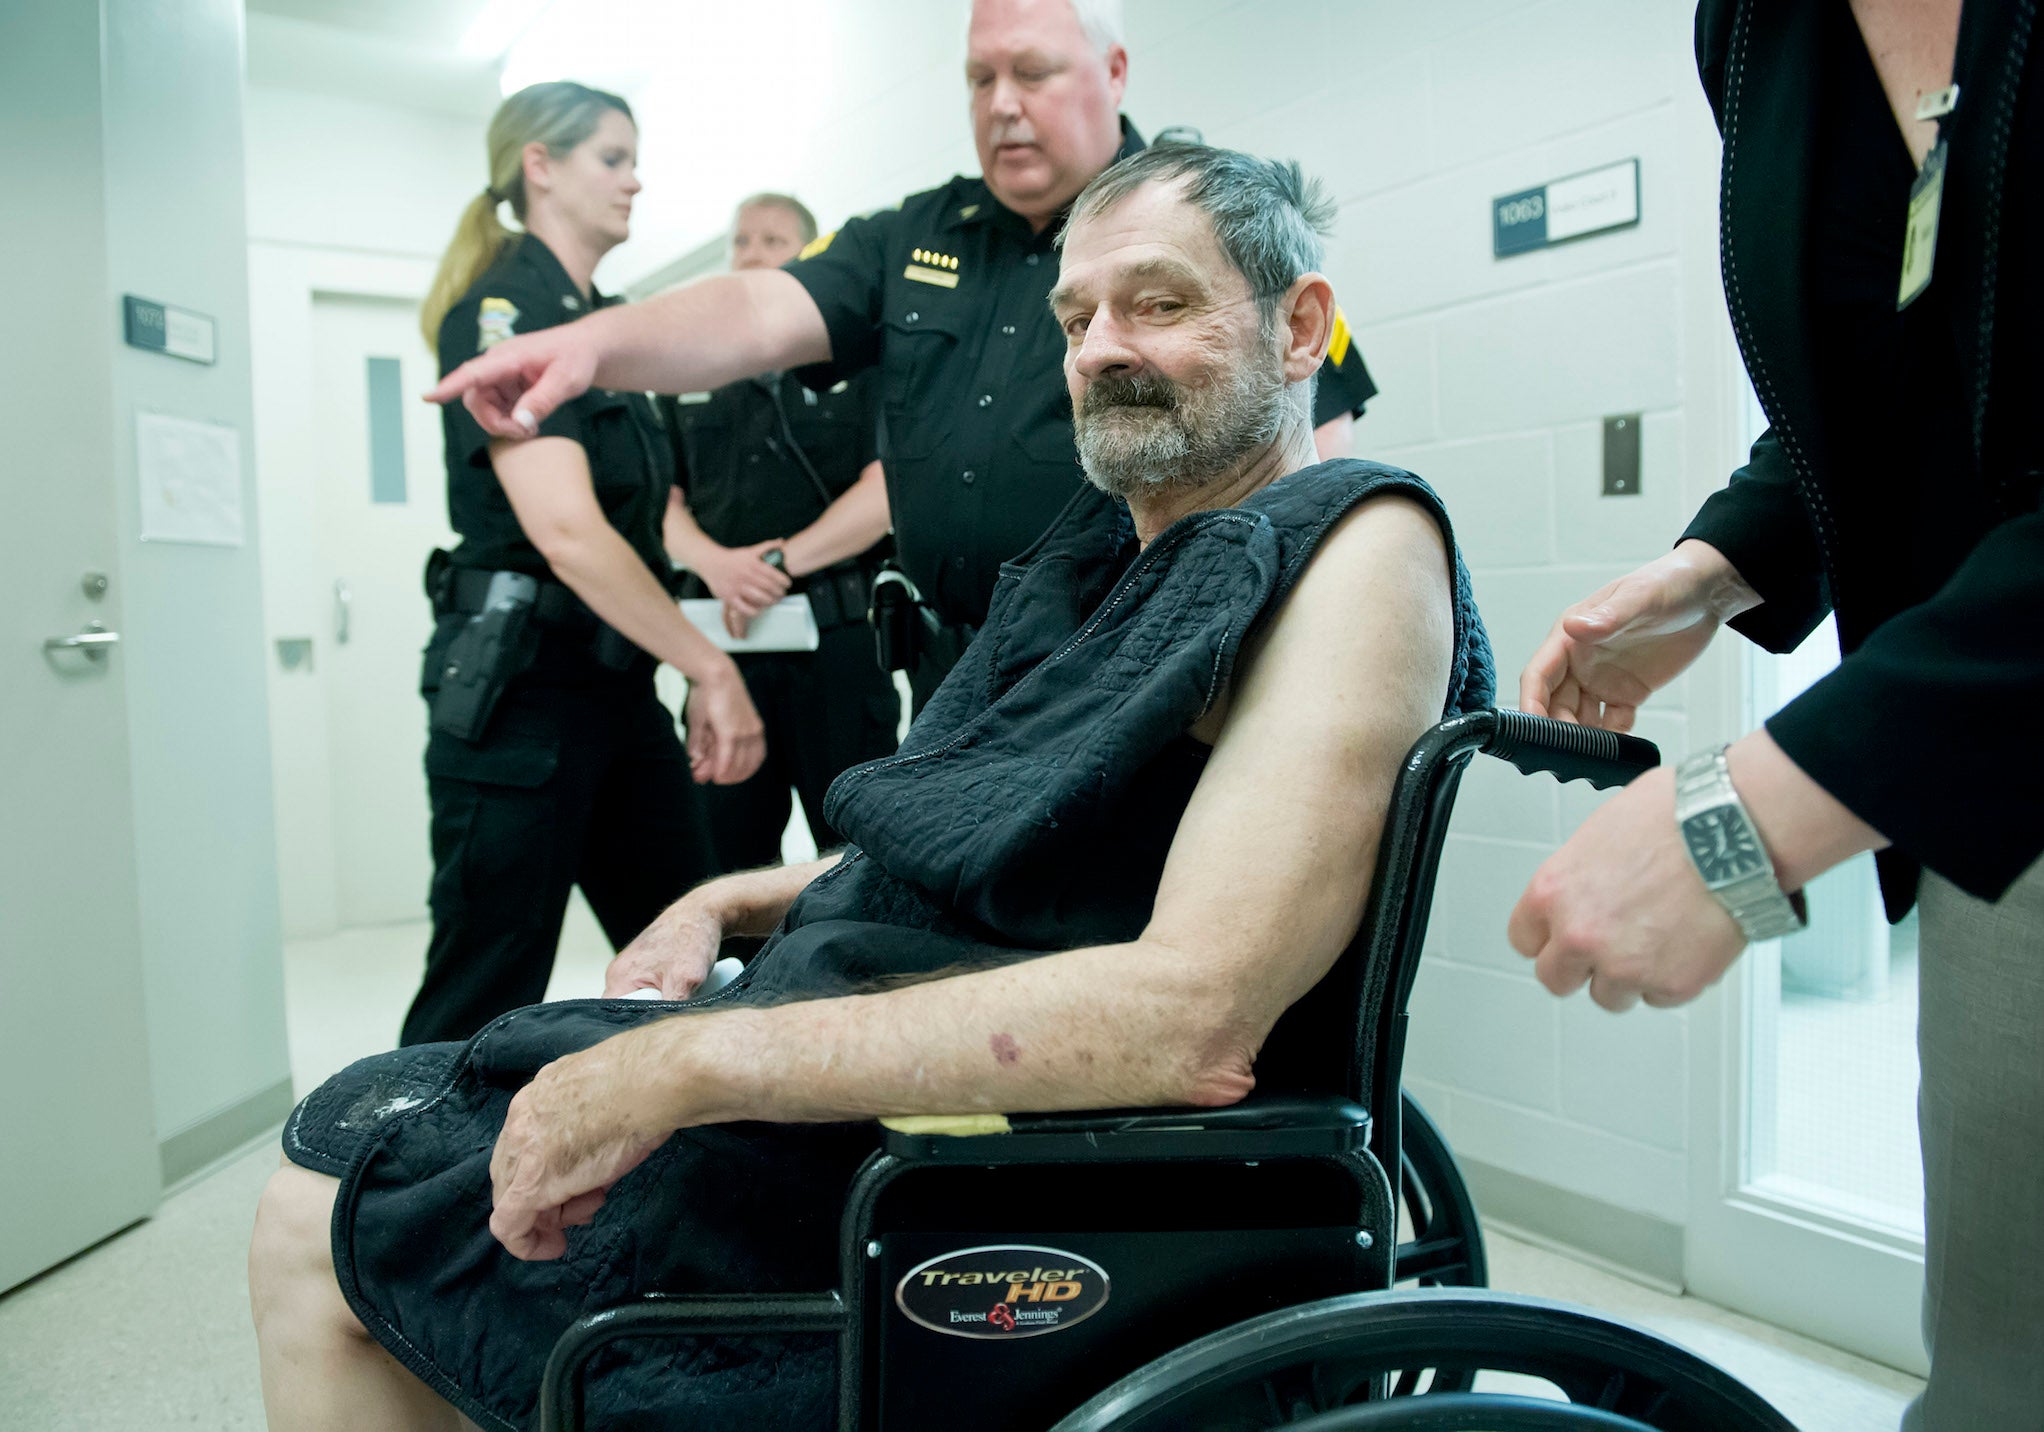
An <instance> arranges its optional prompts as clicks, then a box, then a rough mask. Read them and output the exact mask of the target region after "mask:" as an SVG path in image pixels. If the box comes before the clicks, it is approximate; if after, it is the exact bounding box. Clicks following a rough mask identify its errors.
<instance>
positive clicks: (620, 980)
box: [603, 854, 844, 999]
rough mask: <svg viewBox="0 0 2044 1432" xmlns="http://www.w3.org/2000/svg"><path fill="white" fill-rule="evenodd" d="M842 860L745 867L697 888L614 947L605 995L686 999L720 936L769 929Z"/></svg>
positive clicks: (605, 978)
mask: <svg viewBox="0 0 2044 1432" xmlns="http://www.w3.org/2000/svg"><path fill="white" fill-rule="evenodd" d="M843 858H844V857H843V855H842V854H835V855H829V856H826V857H825V858H823V859H821V860H812V861H810V862H809V863H807V864H806V865H773V866H768V867H766V868H765V869H763V870H745V871H740V872H739V873H737V874H735V875H725V876H720V877H719V878H718V879H715V880H708V881H705V882H704V883H702V884H701V885H698V886H696V888H695V889H693V890H691V891H689V892H688V894H686V895H684V896H682V897H681V898H680V899H679V900H677V901H675V902H674V903H673V904H672V905H669V906H668V907H667V908H666V909H665V910H663V911H661V912H660V914H659V915H657V916H656V917H655V918H654V920H653V922H652V923H651V924H650V925H648V926H646V928H645V929H643V930H641V931H640V932H639V934H638V936H637V937H636V938H634V939H633V941H632V942H631V943H630V944H629V945H626V946H625V947H624V948H623V949H622V950H619V951H618V952H617V957H616V958H615V959H613V960H612V961H611V962H610V965H609V966H608V967H607V968H606V969H605V970H604V972H603V992H604V994H605V995H606V996H607V997H609V998H613V999H615V998H616V997H618V996H619V995H625V994H630V993H631V992H632V991H633V990H637V989H657V990H659V991H660V993H661V995H662V996H663V997H665V998H667V999H688V998H691V997H692V996H693V995H694V994H695V992H696V988H697V986H699V985H701V984H702V982H703V977H704V976H705V975H707V974H708V973H709V972H710V966H711V965H712V964H714V963H716V960H717V952H718V949H719V948H720V947H721V946H722V945H723V943H724V941H725V940H726V939H727V938H729V937H730V936H733V935H751V936H755V937H759V936H765V935H770V934H772V933H773V930H774V926H776V925H778V924H780V923H781V917H782V916H783V915H785V914H787V913H788V907H789V906H790V905H792V904H794V903H795V897H796V896H797V895H800V894H801V893H802V891H803V888H804V887H805V886H807V885H808V884H809V882H810V881H812V880H814V879H815V878H816V877H817V876H819V875H821V874H823V872H824V871H826V870H828V869H830V868H831V867H832V866H833V865H836V864H837V863H838V862H839V861H840V860H842V859H843Z"/></svg>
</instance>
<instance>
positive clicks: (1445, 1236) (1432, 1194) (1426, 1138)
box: [1392, 1094, 1490, 1288]
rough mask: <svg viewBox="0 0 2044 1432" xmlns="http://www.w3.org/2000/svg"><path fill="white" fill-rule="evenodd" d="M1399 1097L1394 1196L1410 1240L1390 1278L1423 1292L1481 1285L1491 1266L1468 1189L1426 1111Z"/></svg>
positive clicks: (1403, 1246) (1414, 1101) (1403, 1245)
mask: <svg viewBox="0 0 2044 1432" xmlns="http://www.w3.org/2000/svg"><path fill="white" fill-rule="evenodd" d="M1403 1098H1404V1106H1405V1107H1404V1113H1403V1114H1402V1115H1401V1116H1400V1126H1401V1131H1402V1138H1401V1146H1400V1149H1399V1160H1398V1162H1399V1168H1398V1193H1399V1200H1400V1202H1401V1203H1402V1205H1403V1208H1404V1213H1405V1221H1406V1223H1408V1224H1409V1225H1410V1226H1411V1232H1412V1237H1411V1238H1409V1239H1406V1240H1404V1241H1403V1242H1401V1243H1400V1244H1399V1245H1398V1254H1397V1258H1396V1260H1395V1262H1394V1264H1393V1272H1392V1277H1393V1278H1394V1279H1395V1280H1396V1281H1397V1282H1399V1283H1401V1284H1404V1283H1414V1284H1417V1285H1418V1286H1419V1287H1422V1288H1481V1287H1484V1286H1486V1285H1487V1284H1488V1283H1489V1281H1490V1266H1489V1264H1488V1262H1487V1261H1486V1260H1485V1258H1484V1254H1483V1230H1482V1229H1481V1228H1480V1227H1478V1226H1477V1222H1476V1205H1475V1204H1474V1203H1472V1202H1470V1199H1469V1186H1468V1185H1467V1184H1465V1183H1463V1182H1462V1170H1461V1169H1460V1168H1458V1167H1457V1166H1456V1164H1455V1155H1454V1154H1453V1153H1451V1152H1449V1150H1448V1141H1447V1140H1446V1139H1444V1138H1442V1137H1441V1131H1440V1129H1439V1128H1438V1127H1437V1126H1436V1125H1435V1123H1434V1121H1433V1120H1432V1119H1431V1118H1430V1117H1428V1115H1427V1111H1426V1110H1425V1109H1422V1108H1421V1107H1420V1105H1419V1101H1418V1100H1417V1099H1415V1098H1413V1097H1412V1095H1410V1094H1406V1095H1404V1096H1403Z"/></svg>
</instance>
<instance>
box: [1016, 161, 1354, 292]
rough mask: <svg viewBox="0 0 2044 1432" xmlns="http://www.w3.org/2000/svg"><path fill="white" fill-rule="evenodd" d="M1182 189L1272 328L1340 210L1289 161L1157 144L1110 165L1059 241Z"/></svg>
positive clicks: (1082, 198) (1315, 266) (1319, 257)
mask: <svg viewBox="0 0 2044 1432" xmlns="http://www.w3.org/2000/svg"><path fill="white" fill-rule="evenodd" d="M1152 181H1155V182H1157V183H1167V184H1168V183H1172V182H1174V181H1178V182H1182V184H1183V192H1184V196H1185V200H1186V202H1187V203H1189V204H1191V205H1192V206H1193V207H1194V208H1195V209H1197V210H1199V211H1200V212H1201V213H1202V214H1205V215H1206V216H1207V220H1208V222H1210V223H1211V224H1212V225H1213V226H1214V237H1215V238H1216V239H1217V240H1219V241H1220V245H1221V252H1222V253H1224V254H1226V255H1227V256H1228V261H1229V262H1230V263H1232V264H1234V265H1235V268H1236V270H1237V271H1238V272H1239V273H1240V274H1241V275H1242V277H1243V278H1245V279H1246V280H1248V282H1249V289H1250V292H1252V293H1254V294H1255V295H1256V302H1257V307H1258V309H1259V310H1260V311H1261V312H1262V314H1263V317H1264V319H1265V321H1266V322H1268V321H1269V320H1270V319H1271V318H1272V317H1273V316H1274V315H1275V314H1276V312H1277V301H1278V300H1279V299H1280V298H1282V297H1283V296H1284V294H1285V291H1286V290H1287V289H1289V288H1290V287H1291V286H1292V285H1293V283H1295V282H1296V281H1297V280H1298V278H1299V276H1300V275H1301V274H1306V273H1313V272H1316V271H1318V270H1319V268H1320V266H1321V264H1322V263H1323V262H1324V261H1325V256H1326V249H1325V247H1324V245H1323V244H1322V243H1321V240H1322V238H1324V237H1325V236H1326V234H1327V233H1328V231H1329V230H1330V229H1331V228H1332V227H1333V222H1334V204H1333V202H1332V201H1331V200H1330V199H1329V198H1328V197H1327V191H1326V189H1325V188H1324V187H1322V185H1321V184H1320V181H1319V180H1317V179H1309V178H1307V177H1306V175H1305V173H1304V172H1303V171H1301V170H1300V168H1299V166H1298V165H1297V164H1296V163H1294V162H1293V161H1291V160H1289V159H1282V160H1280V159H1259V158H1257V157H1256V156H1255V155H1253V154H1243V153H1240V152H1239V151H1237V150H1233V149H1216V148H1214V147H1213V146H1211V145H1206V144H1155V145H1152V146H1150V147H1149V148H1148V149H1145V150H1142V151H1140V152H1138V153H1135V154H1131V155H1130V156H1129V157H1128V158H1126V159H1124V160H1122V161H1120V162H1119V163H1117V164H1114V165H1112V166H1110V167H1109V168H1108V169H1107V170H1106V171H1104V172H1103V173H1101V174H1100V175H1099V176H1098V177H1096V178H1095V179H1094V180H1093V182H1092V183H1091V184H1088V185H1087V186H1086V187H1085V188H1084V189H1082V190H1080V191H1079V197H1078V198H1077V199H1074V200H1073V201H1072V216H1071V219H1070V221H1069V222H1067V224H1066V225H1065V228H1064V230H1063V231H1062V232H1061V233H1060V234H1059V235H1058V239H1057V242H1058V245H1059V247H1063V245H1064V237H1065V235H1066V234H1069V233H1070V232H1071V231H1072V226H1073V225H1075V224H1077V223H1079V222H1080V221H1081V220H1084V219H1091V218H1095V217H1097V216H1098V215H1100V214H1102V213H1105V212H1106V211H1107V210H1109V209H1111V208H1113V207H1114V206H1115V205H1116V204H1119V203H1120V202H1121V201H1122V200H1124V199H1126V198H1128V197H1129V195H1131V194H1133V193H1135V191H1136V190H1138V189H1140V188H1142V186H1143V185H1145V184H1148V183H1151V182H1152Z"/></svg>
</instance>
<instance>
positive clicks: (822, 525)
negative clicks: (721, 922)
mask: <svg viewBox="0 0 2044 1432" xmlns="http://www.w3.org/2000/svg"><path fill="white" fill-rule="evenodd" d="M815 237H816V220H815V218H814V217H813V216H812V215H811V214H810V212H809V210H808V209H807V208H806V207H804V206H803V205H802V203H801V202H800V201H798V200H796V199H794V198H791V197H789V196H788V195H786V194H756V195H754V196H753V197H752V198H750V199H747V200H745V201H744V202H742V203H741V204H739V206H738V212H737V216H736V218H735V220H734V221H733V224H732V230H731V267H732V268H733V269H734V270H739V271H744V270H747V269H765V268H775V267H778V266H779V265H780V264H782V263H785V262H787V261H788V260H789V259H792V258H793V257H794V256H795V254H796V252H797V251H798V250H800V249H801V248H802V246H803V245H804V244H807V243H808V242H809V241H810V240H812V239H814V238H815ZM662 402H663V405H667V406H665V411H666V412H667V413H668V414H669V418H670V421H669V431H670V432H671V433H672V434H673V435H674V438H675V455H676V457H677V459H678V462H677V467H676V471H677V482H676V485H675V489H674V492H673V493H672V494H671V495H670V497H669V499H668V508H667V550H668V551H669V552H670V553H671V554H673V556H674V557H675V559H676V560H677V561H679V562H680V563H681V564H682V565H683V566H685V567H687V568H688V570H689V573H690V577H689V585H688V587H687V594H688V595H690V596H703V595H709V596H714V597H716V598H718V599H719V600H721V601H722V603H723V607H724V620H725V625H726V626H727V627H728V628H729V629H730V630H731V631H732V633H733V634H734V635H741V636H742V635H743V634H744V633H745V630H746V627H747V624H748V623H749V622H750V621H751V619H752V618H754V617H756V616H757V615H759V613H760V612H761V611H763V610H764V609H765V608H766V607H767V605H769V604H770V603H772V602H773V601H775V600H777V599H778V598H780V597H781V596H783V595H785V594H786V593H788V592H790V591H793V592H796V593H799V594H801V595H803V596H805V597H807V598H808V600H809V603H810V606H811V609H812V610H813V612H814V614H815V618H816V625H817V648H816V650H815V651H813V652H747V653H742V654H741V655H740V656H739V657H738V669H739V671H740V672H742V673H743V674H744V676H745V685H746V688H747V690H749V691H750V692H751V693H752V700H753V704H754V705H756V706H757V707H758V708H759V711H760V715H761V716H762V717H763V718H764V720H765V721H766V727H767V759H766V764H764V765H762V766H761V767H760V768H759V770H758V772H757V773H756V774H754V775H753V776H752V778H751V779H749V780H745V781H741V782H739V783H738V784H737V785H732V786H707V787H705V788H704V789H703V803H704V810H705V814H706V815H707V816H708V819H709V826H710V837H711V841H712V844H713V845H714V847H715V849H716V852H717V860H718V864H719V865H720V867H721V868H722V869H724V870H743V869H749V868H751V867H753V866H758V865H768V864H772V863H773V862H774V861H776V860H778V859H779V858H780V849H781V831H782V829H783V828H784V827H785V826H786V825H787V823H788V811H789V805H790V801H789V794H788V792H789V788H790V787H791V786H792V787H793V788H794V791H795V793H796V794H797V795H798V796H799V797H800V798H801V801H802V812H803V815H804V816H805V817H806V818H807V819H808V822H809V830H810V833H811V834H812V835H814V836H815V838H816V844H817V847H818V848H819V849H828V848H829V847H831V846H834V845H837V844H839V843H840V841H839V838H838V835H837V833H836V832H835V831H834V830H832V829H831V827H830V823H829V822H828V821H826V820H825V819H824V816H823V793H824V792H825V791H826V790H828V789H829V788H830V783H831V782H832V781H834V780H836V779H837V777H838V773H839V772H841V771H843V770H845V769H846V768H847V767H849V766H855V765H857V764H858V763H859V762H861V761H871V760H874V759H877V758H878V757H881V756H885V755H888V754H889V753H890V752H892V751H893V750H894V745H895V733H896V730H897V729H898V727H899V726H900V724H901V698H900V697H899V696H898V695H896V694H895V690H894V683H893V682H892V681H891V680H890V679H889V678H888V675H887V673H886V672H884V671H882V670H881V669H880V667H879V665H878V664H877V663H876V662H875V661H874V660H873V639H872V637H871V635H870V634H869V633H868V631H867V628H866V601H867V593H868V590H869V588H870V586H871V580H872V571H871V568H870V566H869V556H870V554H871V553H872V551H873V549H874V548H875V547H876V546H877V545H878V544H879V543H880V542H881V541H882V540H883V539H884V538H885V537H886V535H887V525H888V518H887V488H886V485H885V481H884V479H883V477H882V474H881V467H880V463H879V460H878V451H877V447H876V439H877V436H878V434H877V432H876V427H877V423H878V414H877V413H876V412H875V411H874V407H873V385H872V383H871V381H870V375H861V376H860V377H857V378H854V379H852V380H851V381H850V382H847V383H839V384H837V385H836V386H834V387H830V388H826V389H824V390H823V391H822V392H817V391H816V390H814V389H811V388H807V387H804V386H803V385H802V384H801V383H798V382H796V381H795V379H793V378H792V377H789V376H788V375H787V374H784V373H764V374H761V375H760V376H759V377H757V378H747V379H744V380H742V381H740V382H737V383H731V384H727V385H726V386H724V387H722V388H719V389H717V390H716V391H715V392H713V393H684V394H682V395H681V398H680V399H679V401H673V400H667V399H663V400H662Z"/></svg>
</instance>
